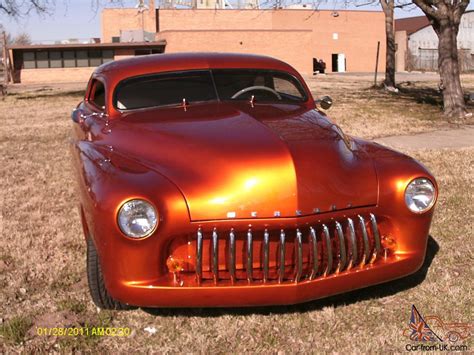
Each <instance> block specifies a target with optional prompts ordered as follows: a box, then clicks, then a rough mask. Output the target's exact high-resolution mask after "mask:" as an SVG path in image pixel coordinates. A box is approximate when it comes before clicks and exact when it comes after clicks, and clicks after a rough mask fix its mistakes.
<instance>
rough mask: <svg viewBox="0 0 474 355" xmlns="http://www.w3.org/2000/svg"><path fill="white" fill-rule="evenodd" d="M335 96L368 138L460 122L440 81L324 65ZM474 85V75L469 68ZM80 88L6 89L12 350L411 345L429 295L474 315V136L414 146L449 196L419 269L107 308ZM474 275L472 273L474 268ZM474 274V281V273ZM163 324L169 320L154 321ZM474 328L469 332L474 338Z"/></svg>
mask: <svg viewBox="0 0 474 355" xmlns="http://www.w3.org/2000/svg"><path fill="white" fill-rule="evenodd" d="M309 84H310V86H311V88H312V90H313V91H315V92H316V93H317V95H323V94H329V95H331V96H333V99H334V101H335V105H334V108H333V109H331V111H330V112H329V113H330V116H331V117H332V118H333V119H334V120H335V121H336V122H337V123H339V124H340V125H341V126H342V128H343V129H344V130H345V131H346V132H347V133H349V134H354V135H359V136H362V137H366V138H373V137H380V136H384V135H391V134H406V133H414V132H423V131H429V130H433V129H437V128H449V127H451V126H453V125H455V124H453V123H447V122H446V121H444V120H442V118H441V116H440V114H439V107H438V106H437V105H438V104H437V102H436V100H435V101H433V100H432V98H431V99H429V98H428V97H430V96H429V92H430V90H433V88H434V87H435V86H436V83H435V82H426V83H425V82H421V83H419V82H417V83H411V84H405V85H404V86H402V87H404V88H408V89H406V90H413V89H416V90H418V89H420V92H421V93H422V94H420V95H421V96H420V97H425V96H423V95H425V94H424V93H428V94H427V95H428V96H426V98H425V99H423V100H425V101H423V100H422V99H420V97H418V98H416V99H413V98H412V97H411V96H409V95H408V91H406V92H402V93H401V94H399V95H395V94H387V93H380V92H378V91H375V90H371V89H367V87H369V86H370V79H369V78H366V79H364V78H354V77H347V78H346V77H331V76H328V77H326V78H319V77H318V78H316V79H313V78H312V79H310V80H309ZM467 85H470V86H471V87H474V80H473V79H472V78H468V81H467ZM80 95H81V92H80V91H77V90H76V88H71V87H68V88H54V89H50V88H39V87H37V88H18V89H15V90H14V92H13V94H12V95H11V96H9V97H7V98H6V99H5V100H4V101H0V123H1V128H0V147H1V155H0V163H1V166H2V169H1V171H0V177H1V179H0V181H1V186H0V188H1V189H0V190H1V215H0V230H1V234H2V238H1V241H0V289H1V291H0V318H1V325H0V344H1V345H0V351H1V352H2V353H4V352H7V351H25V352H30V351H35V350H36V351H67V350H82V351H88V350H89V351H90V350H94V351H101V350H108V351H113V352H115V351H121V352H126V351H130V350H131V351H146V350H155V351H159V352H166V351H169V352H171V351H173V352H178V351H179V352H190V351H203V352H214V351H216V352H243V351H248V352H257V351H277V350H282V351H286V352H294V351H301V352H309V351H312V352H321V351H331V352H339V353H352V352H354V351H356V352H364V353H365V352H381V351H384V352H386V351H389V352H402V351H404V350H405V344H407V343H408V339H406V338H404V337H403V335H402V332H403V330H404V329H405V328H406V326H407V322H408V320H409V316H410V310H411V305H412V304H415V305H416V306H417V308H418V310H419V311H420V312H421V313H422V314H423V315H425V316H428V315H437V316H439V317H440V318H441V319H443V320H445V321H447V322H469V321H470V320H472V316H473V309H474V307H473V297H472V291H471V290H472V278H473V276H474V273H473V265H474V264H473V258H474V254H473V239H474V235H473V222H472V217H473V215H474V200H473V190H472V181H473V180H474V172H473V167H474V148H465V149H458V150H455V149H450V150H429V149H427V150H422V151H420V150H417V151H411V152H407V153H409V154H411V155H413V156H414V157H416V158H417V159H419V160H420V161H421V162H423V163H424V164H425V165H426V166H427V167H428V168H429V169H430V170H431V171H432V172H433V173H434V175H435V176H436V177H437V179H438V183H439V185H440V197H439V202H438V205H437V210H436V214H435V218H434V221H433V225H432V229H431V238H430V241H429V248H428V254H427V258H426V262H425V265H424V266H423V268H422V269H421V270H420V271H419V272H418V273H416V274H415V275H413V276H410V277H407V278H404V279H401V280H398V281H394V282H390V283H387V284H384V285H379V286H374V287H370V288H367V289H363V290H359V291H355V292H352V293H348V294H343V295H339V296H336V297H331V298H327V299H324V300H318V301H314V302H311V303H306V304H302V305H296V306H285V307H269V308H251V309H209V310H203V309H197V310H154V311H145V310H134V311H128V312H109V311H101V312H98V310H97V309H96V307H95V306H94V305H93V303H92V301H91V299H90V297H89V294H88V290H87V280H86V273H85V243H84V239H83V236H82V230H81V226H80V221H79V215H78V211H77V207H76V203H77V201H76V198H75V196H76V194H75V181H74V179H73V177H72V167H71V165H70V156H69V151H68V139H69V138H68V137H69V130H70V127H71V122H70V111H71V109H72V108H73V107H74V106H75V105H76V104H77V103H78V102H79V101H80V99H81V96H80ZM469 280H471V281H469ZM469 285H471V286H469ZM68 325H73V326H76V327H80V326H84V327H88V329H92V327H94V326H109V327H128V328H130V329H131V335H130V336H129V337H99V336H88V337H87V336H78V337H70V336H60V337H52V336H44V335H43V336H40V335H37V328H38V327H61V326H68ZM146 327H152V328H155V329H156V333H155V334H150V333H149V332H146V331H144V328H146ZM473 339H474V338H471V340H469V341H468V342H466V343H465V344H467V345H470V346H471V349H472V345H473Z"/></svg>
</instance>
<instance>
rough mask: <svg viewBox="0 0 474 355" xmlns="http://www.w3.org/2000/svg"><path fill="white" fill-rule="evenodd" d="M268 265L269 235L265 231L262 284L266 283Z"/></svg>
mask: <svg viewBox="0 0 474 355" xmlns="http://www.w3.org/2000/svg"><path fill="white" fill-rule="evenodd" d="M269 263H270V234H269V233H268V230H267V229H265V232H264V233H263V282H267V281H268V268H269Z"/></svg>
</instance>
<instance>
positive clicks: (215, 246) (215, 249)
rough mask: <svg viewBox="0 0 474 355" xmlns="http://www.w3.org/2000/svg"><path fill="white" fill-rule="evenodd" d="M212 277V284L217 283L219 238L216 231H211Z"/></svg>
mask: <svg viewBox="0 0 474 355" xmlns="http://www.w3.org/2000/svg"><path fill="white" fill-rule="evenodd" d="M212 277H213V279H214V284H217V282H218V281H219V237H218V235H217V230H216V228H214V230H213V231H212Z"/></svg>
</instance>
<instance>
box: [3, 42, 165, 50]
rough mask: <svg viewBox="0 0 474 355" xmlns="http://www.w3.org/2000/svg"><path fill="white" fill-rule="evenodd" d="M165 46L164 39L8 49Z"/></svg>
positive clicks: (35, 45) (17, 46) (11, 47)
mask: <svg viewBox="0 0 474 355" xmlns="http://www.w3.org/2000/svg"><path fill="white" fill-rule="evenodd" d="M160 46H166V40H159V41H154V42H119V43H68V44H29V45H13V46H9V47H8V48H9V49H28V50H31V49H78V48H97V49H115V48H124V49H130V48H150V47H160Z"/></svg>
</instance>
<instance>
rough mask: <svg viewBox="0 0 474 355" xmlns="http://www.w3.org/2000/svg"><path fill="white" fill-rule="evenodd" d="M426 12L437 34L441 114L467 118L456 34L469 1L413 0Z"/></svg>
mask: <svg viewBox="0 0 474 355" xmlns="http://www.w3.org/2000/svg"><path fill="white" fill-rule="evenodd" d="M413 2H414V3H415V4H416V5H417V6H418V7H419V8H420V9H421V10H422V11H423V12H424V13H425V15H426V17H428V19H429V20H430V22H431V25H432V26H433V29H434V30H435V32H436V34H437V35H438V40H439V43H438V69H439V75H440V77H441V84H440V88H441V90H442V92H443V104H444V114H445V115H446V116H448V117H467V116H468V115H469V116H470V115H472V114H468V113H467V110H466V103H465V101H464V93H463V90H462V86H461V78H460V70H459V58H458V45H457V35H458V32H459V24H460V23H461V17H462V15H463V14H464V12H465V11H466V8H467V6H468V5H469V0H413Z"/></svg>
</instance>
